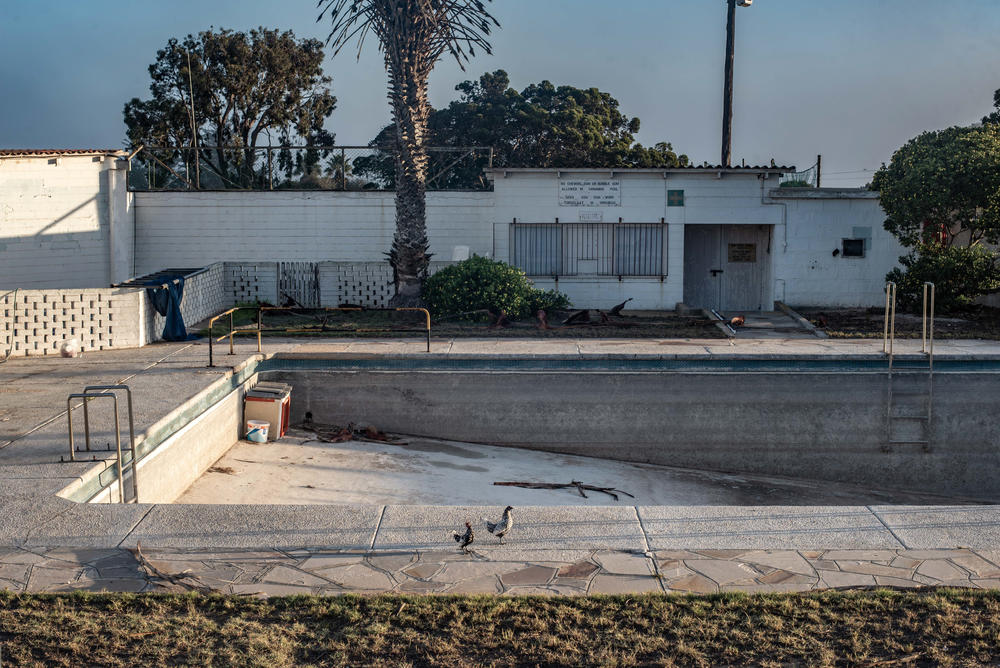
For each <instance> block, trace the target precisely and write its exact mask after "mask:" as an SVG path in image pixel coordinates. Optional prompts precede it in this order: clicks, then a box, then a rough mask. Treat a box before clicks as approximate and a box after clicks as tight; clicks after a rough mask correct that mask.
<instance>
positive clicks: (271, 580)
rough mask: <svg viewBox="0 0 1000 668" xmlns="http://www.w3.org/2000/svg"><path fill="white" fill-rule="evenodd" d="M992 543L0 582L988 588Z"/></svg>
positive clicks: (87, 573) (68, 565)
mask: <svg viewBox="0 0 1000 668" xmlns="http://www.w3.org/2000/svg"><path fill="white" fill-rule="evenodd" d="M998 558H1000V551H998V550H972V549H951V550H919V551H915V550H904V549H896V550H874V551H872V550H713V549H705V550H655V551H651V552H629V551H611V550H579V551H576V552H572V553H568V552H565V551H563V552H558V551H553V552H546V551H540V552H537V553H535V554H533V555H520V556H519V555H518V554H517V553H516V552H514V553H511V554H509V555H504V554H502V553H499V552H496V553H493V555H492V556H490V557H487V556H484V555H483V554H482V553H480V552H478V551H475V550H473V551H471V552H469V553H462V552H458V551H455V550H393V551H381V552H372V551H352V550H327V549H322V548H311V549H295V550H280V549H276V550H221V551H220V550H192V549H157V548H145V549H143V550H141V551H136V550H132V549H123V548H110V549H81V548H44V549H27V548H14V549H6V550H3V551H0V589H6V590H9V591H16V592H67V591H77V590H83V591H127V592H166V591H174V592H183V591H201V592H209V591H211V592H217V593H223V594H243V595H256V596H284V595H287V594H317V595H337V594H347V593H360V594H374V593H384V592H396V593H435V594H478V593H496V594H509V595H514V594H525V593H533V594H558V595H567V596H577V595H585V594H633V593H643V592H665V593H690V594H707V593H716V592H725V591H742V592H791V591H797V592H802V591H817V590H822V589H831V588H858V587H876V586H881V587H894V588H919V587H964V588H995V587H996V586H997V584H998V583H1000V565H998V563H1000V559H998Z"/></svg>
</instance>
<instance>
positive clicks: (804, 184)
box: [778, 179, 812, 188]
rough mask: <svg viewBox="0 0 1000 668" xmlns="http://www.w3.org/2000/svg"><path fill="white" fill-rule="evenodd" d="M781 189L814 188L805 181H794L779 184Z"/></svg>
mask: <svg viewBox="0 0 1000 668" xmlns="http://www.w3.org/2000/svg"><path fill="white" fill-rule="evenodd" d="M778 187H779V188H812V184H811V183H809V182H808V181H803V180H802V179H792V180H791V181H782V182H781V183H779V184H778Z"/></svg>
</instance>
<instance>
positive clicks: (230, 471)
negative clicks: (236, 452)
mask: <svg viewBox="0 0 1000 668" xmlns="http://www.w3.org/2000/svg"><path fill="white" fill-rule="evenodd" d="M208 472H209V473H225V474H226V475H236V469H234V468H233V467H231V466H210V467H209V468H208Z"/></svg>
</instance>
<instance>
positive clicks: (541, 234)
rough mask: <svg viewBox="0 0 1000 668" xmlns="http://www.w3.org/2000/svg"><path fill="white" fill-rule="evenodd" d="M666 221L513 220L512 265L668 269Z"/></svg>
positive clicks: (535, 269) (640, 271)
mask: <svg viewBox="0 0 1000 668" xmlns="http://www.w3.org/2000/svg"><path fill="white" fill-rule="evenodd" d="M665 228H666V223H513V224H512V225H511V249H512V253H511V256H512V259H513V264H514V265H515V266H517V267H520V268H521V269H523V270H524V272H525V273H526V274H527V275H529V276H619V277H621V276H659V277H661V278H662V277H663V276H666V274H667V266H666V262H665V259H664V248H663V241H664V238H665V232H664V230H665Z"/></svg>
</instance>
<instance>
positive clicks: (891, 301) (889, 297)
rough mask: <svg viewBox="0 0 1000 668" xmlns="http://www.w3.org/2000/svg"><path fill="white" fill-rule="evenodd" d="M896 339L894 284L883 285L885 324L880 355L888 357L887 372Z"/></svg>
mask: <svg viewBox="0 0 1000 668" xmlns="http://www.w3.org/2000/svg"><path fill="white" fill-rule="evenodd" d="M895 339H896V284H895V283H894V282H892V281H889V282H888V283H886V284H885V322H884V324H883V326H882V354H888V355H889V370H890V371H891V370H892V358H893V350H892V349H893V342H894V341H895Z"/></svg>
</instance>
